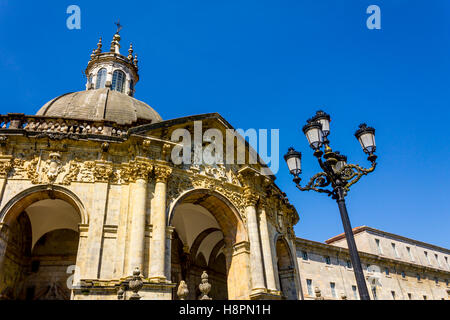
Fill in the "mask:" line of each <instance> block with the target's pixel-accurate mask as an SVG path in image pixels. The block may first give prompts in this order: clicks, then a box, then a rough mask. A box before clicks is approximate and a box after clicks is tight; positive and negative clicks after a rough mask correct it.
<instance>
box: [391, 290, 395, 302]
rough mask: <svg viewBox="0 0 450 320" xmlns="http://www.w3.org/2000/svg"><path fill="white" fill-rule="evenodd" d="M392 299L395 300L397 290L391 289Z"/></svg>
mask: <svg viewBox="0 0 450 320" xmlns="http://www.w3.org/2000/svg"><path fill="white" fill-rule="evenodd" d="M391 295H392V300H395V291H391Z"/></svg>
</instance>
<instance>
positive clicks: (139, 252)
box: [128, 173, 148, 270]
mask: <svg viewBox="0 0 450 320" xmlns="http://www.w3.org/2000/svg"><path fill="white" fill-rule="evenodd" d="M147 176H148V173H147V175H145V173H142V174H141V176H139V177H138V178H137V179H136V182H135V183H134V184H133V193H132V194H131V195H130V196H131V202H132V203H133V213H132V215H133V217H132V220H131V230H130V231H131V234H130V246H129V248H130V249H129V250H130V251H129V259H128V263H129V265H128V270H133V269H135V268H139V270H144V245H145V226H146V219H145V216H146V212H147V208H146V202H147V184H148V179H147Z"/></svg>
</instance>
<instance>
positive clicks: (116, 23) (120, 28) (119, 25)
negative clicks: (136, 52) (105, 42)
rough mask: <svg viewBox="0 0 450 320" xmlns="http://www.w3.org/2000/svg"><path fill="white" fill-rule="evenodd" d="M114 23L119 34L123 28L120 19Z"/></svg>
mask: <svg viewBox="0 0 450 320" xmlns="http://www.w3.org/2000/svg"><path fill="white" fill-rule="evenodd" d="M114 24H115V25H116V26H117V32H116V33H117V34H119V32H120V30H122V29H123V26H122V25H121V24H120V19H119V20H117V22H114Z"/></svg>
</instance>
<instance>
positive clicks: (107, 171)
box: [93, 161, 113, 182]
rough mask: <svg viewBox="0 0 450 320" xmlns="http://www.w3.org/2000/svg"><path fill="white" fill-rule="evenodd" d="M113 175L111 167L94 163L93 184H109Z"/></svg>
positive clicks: (103, 163) (105, 163) (100, 162)
mask: <svg viewBox="0 0 450 320" xmlns="http://www.w3.org/2000/svg"><path fill="white" fill-rule="evenodd" d="M112 174H113V168H112V165H111V164H109V163H107V162H104V161H96V162H95V166H94V172H93V175H94V181H95V182H109V179H110V178H111V176H112Z"/></svg>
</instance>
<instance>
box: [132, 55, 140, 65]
mask: <svg viewBox="0 0 450 320" xmlns="http://www.w3.org/2000/svg"><path fill="white" fill-rule="evenodd" d="M138 62H139V60H138V56H137V54H135V55H134V60H133V63H134V66H135V67H137V66H138Z"/></svg>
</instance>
